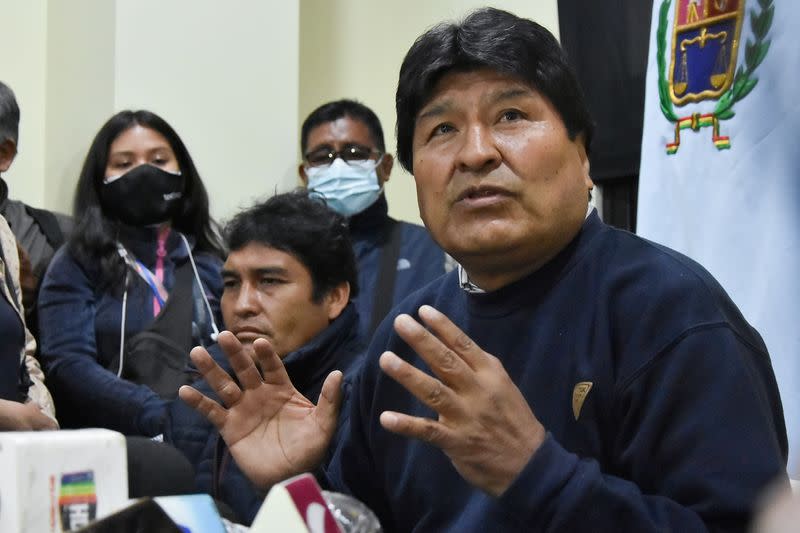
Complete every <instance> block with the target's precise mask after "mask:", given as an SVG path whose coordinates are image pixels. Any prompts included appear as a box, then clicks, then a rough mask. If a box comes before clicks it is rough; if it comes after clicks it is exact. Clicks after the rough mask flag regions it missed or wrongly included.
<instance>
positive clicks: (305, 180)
mask: <svg viewBox="0 0 800 533" xmlns="http://www.w3.org/2000/svg"><path fill="white" fill-rule="evenodd" d="M297 175H298V176H300V181H302V182H303V186H304V187H308V176H307V175H306V167H305V165H304V164H302V163H300V164H299V165H298V166H297Z"/></svg>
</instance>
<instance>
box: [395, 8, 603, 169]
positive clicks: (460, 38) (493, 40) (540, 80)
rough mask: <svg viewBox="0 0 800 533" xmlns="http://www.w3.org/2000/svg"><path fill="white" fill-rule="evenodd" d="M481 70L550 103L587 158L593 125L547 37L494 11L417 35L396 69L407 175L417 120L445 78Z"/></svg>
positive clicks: (566, 67) (401, 154) (572, 75)
mask: <svg viewBox="0 0 800 533" xmlns="http://www.w3.org/2000/svg"><path fill="white" fill-rule="evenodd" d="M482 68H489V69H492V70H494V71H497V72H500V73H503V74H506V75H509V76H513V77H516V78H518V79H520V80H521V81H523V82H525V83H527V84H528V85H529V86H531V87H532V88H533V89H535V90H536V91H538V92H539V93H541V94H542V95H543V96H545V97H546V98H547V99H548V100H550V102H552V104H553V106H554V107H555V109H556V111H557V112H558V114H559V115H560V117H561V120H562V121H563V122H564V125H565V127H566V129H567V133H568V134H569V136H570V139H572V140H574V139H575V138H576V136H577V135H578V134H580V133H582V134H583V135H584V142H585V146H586V150H587V153H588V150H589V145H590V142H591V137H592V131H593V124H592V120H591V117H590V115H589V110H588V108H587V107H586V103H585V102H584V98H583V94H582V92H581V89H580V86H579V84H578V79H577V77H576V75H575V73H574V71H573V70H572V68H571V67H570V66H569V64H568V63H567V58H566V55H565V54H564V51H563V50H562V49H561V46H560V45H559V44H558V41H557V40H556V38H555V37H553V35H552V34H551V33H550V32H549V31H547V29H545V28H544V27H542V26H540V25H539V24H537V23H535V22H533V21H531V20H528V19H523V18H520V17H517V16H516V15H514V14H512V13H509V12H507V11H502V10H500V9H494V8H483V9H478V10H476V11H473V12H472V13H470V14H469V15H468V16H467V17H466V18H465V19H464V20H463V21H462V22H460V23H442V24H439V25H437V26H434V27H433V28H432V29H430V30H428V31H427V32H425V33H424V34H422V35H421V36H420V37H419V38H418V39H417V40H416V41H415V42H414V44H413V45H412V46H411V48H410V49H409V51H408V53H407V54H406V57H405V59H404V60H403V64H402V66H401V67H400V79H399V81H398V83H397V95H396V99H395V105H396V108H397V158H398V159H399V160H400V164H402V165H403V168H405V169H406V170H408V171H409V172H411V173H413V168H412V167H413V153H412V140H413V137H414V127H415V125H416V120H417V114H418V113H419V111H420V110H421V109H422V107H423V106H425V104H427V103H428V101H429V100H430V98H431V97H432V96H433V91H434V89H435V88H436V84H437V83H438V82H439V80H440V79H441V78H442V76H444V75H445V74H447V73H449V72H469V71H474V70H478V69H482Z"/></svg>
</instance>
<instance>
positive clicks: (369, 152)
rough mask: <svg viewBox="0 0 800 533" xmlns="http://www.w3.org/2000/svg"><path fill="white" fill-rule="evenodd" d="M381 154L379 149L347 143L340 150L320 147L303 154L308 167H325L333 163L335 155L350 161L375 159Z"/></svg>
mask: <svg viewBox="0 0 800 533" xmlns="http://www.w3.org/2000/svg"><path fill="white" fill-rule="evenodd" d="M382 156H383V152H381V151H380V150H373V149H372V148H367V147H366V146H361V145H360V144H348V145H346V146H345V147H344V148H342V149H341V150H334V149H333V148H320V149H318V150H314V151H313V152H309V153H307V154H306V155H305V160H306V163H307V164H308V166H310V167H327V166H328V165H330V164H331V163H333V162H334V161H335V160H336V158H337V157H339V158H341V159H342V161H344V162H345V163H348V164H349V163H352V162H354V161H366V160H372V161H377V160H379V159H380V158H381V157H382Z"/></svg>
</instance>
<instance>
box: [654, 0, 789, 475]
mask: <svg viewBox="0 0 800 533" xmlns="http://www.w3.org/2000/svg"><path fill="white" fill-rule="evenodd" d="M796 135H798V136H800V1H798V0H654V2H653V18H652V23H651V32H650V52H649V57H648V71H647V89H646V98H645V114H644V135H643V139H642V163H641V170H640V182H639V212H638V233H639V234H640V235H642V236H643V237H645V238H648V239H651V240H654V241H656V242H659V243H662V244H665V245H666V246H669V247H670V248H674V249H676V250H678V251H680V252H682V253H684V254H686V255H688V256H689V257H691V258H693V259H695V260H696V261H698V262H699V263H700V264H702V265H703V266H704V267H706V268H707V269H708V270H709V271H710V272H711V274H712V275H714V277H716V278H717V280H719V282H720V283H721V284H722V286H723V287H724V288H725V289H726V290H727V292H728V294H730V296H731V298H732V299H733V301H734V302H735V303H736V304H737V305H738V306H739V308H740V309H741V311H742V313H743V314H744V316H745V318H746V319H747V320H748V321H749V322H750V323H751V324H752V325H753V326H754V327H755V328H756V329H757V330H758V331H759V333H761V335H762V337H763V338H764V341H765V342H766V344H767V348H768V350H769V352H770V356H771V358H772V366H773V369H774V370H775V375H776V377H777V380H778V386H779V388H780V391H781V397H782V401H783V408H784V414H785V417H786V427H787V431H788V433H789V473H790V475H792V477H800V147H798V146H797V145H796V144H795V143H796V141H795V136H796Z"/></svg>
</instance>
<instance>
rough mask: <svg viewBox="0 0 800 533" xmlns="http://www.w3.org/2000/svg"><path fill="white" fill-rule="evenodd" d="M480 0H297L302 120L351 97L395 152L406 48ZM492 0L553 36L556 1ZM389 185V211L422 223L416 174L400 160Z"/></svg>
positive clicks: (556, 9)
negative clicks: (371, 115)
mask: <svg viewBox="0 0 800 533" xmlns="http://www.w3.org/2000/svg"><path fill="white" fill-rule="evenodd" d="M485 5H486V2H485V1H479V0H403V1H399V2H398V1H386V0H336V1H331V0H302V1H301V2H300V35H301V37H302V39H301V41H300V65H301V69H300V115H299V122H300V123H302V121H303V119H305V117H306V116H307V115H308V113H310V112H311V111H313V110H314V109H315V108H316V107H317V106H319V105H320V104H323V103H325V102H327V101H330V100H336V99H339V98H355V99H357V100H359V101H361V102H362V103H364V104H366V105H367V106H369V107H370V108H372V110H373V111H375V113H376V114H377V115H378V118H380V120H381V124H382V125H383V130H384V136H385V137H386V144H387V146H386V148H387V150H390V151H391V152H392V153H394V152H395V151H396V150H395V138H394V137H395V136H394V127H395V111H394V95H395V89H396V88H397V76H398V74H399V72H400V64H401V62H402V60H403V57H404V56H405V54H406V52H407V51H408V49H409V47H410V46H411V44H412V43H413V42H414V40H415V39H416V38H417V37H418V36H419V35H420V34H422V33H423V32H424V31H425V30H426V29H428V28H429V27H430V26H433V25H434V24H436V23H438V22H442V21H444V20H452V19H459V18H462V17H463V16H464V15H465V14H467V13H468V12H469V11H470V10H472V9H474V8H477V7H483V6H485ZM491 5H492V7H497V8H501V9H506V10H508V11H511V12H513V13H515V14H517V15H519V16H523V17H527V18H530V19H533V20H535V21H536V22H538V23H540V24H542V25H543V26H545V27H546V28H548V29H549V30H550V31H552V32H554V33H555V34H556V36H557V35H558V33H557V32H558V5H557V0H534V1H531V0H498V1H495V2H493V3H492V4H491ZM297 149H298V150H299V148H297ZM298 157H299V156H298ZM386 191H387V198H388V200H389V212H390V214H391V215H392V216H394V217H396V218H401V219H404V220H409V221H412V222H418V223H421V222H420V218H419V209H418V208H417V199H416V190H415V188H414V183H413V178H412V177H411V176H410V175H409V174H407V173H406V172H404V171H402V170H401V169H400V166H399V164H396V165H395V170H394V171H393V172H392V177H391V180H390V181H389V183H388V184H387V187H386Z"/></svg>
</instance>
